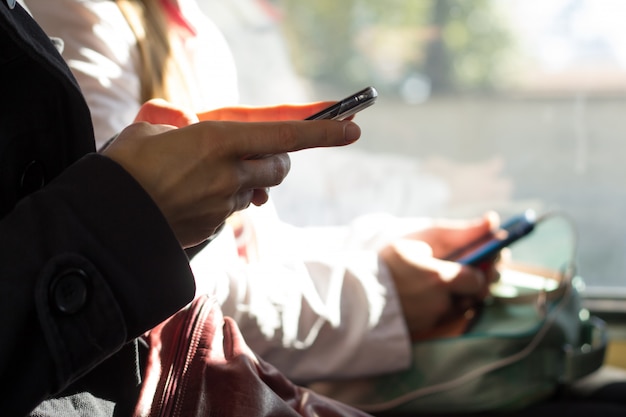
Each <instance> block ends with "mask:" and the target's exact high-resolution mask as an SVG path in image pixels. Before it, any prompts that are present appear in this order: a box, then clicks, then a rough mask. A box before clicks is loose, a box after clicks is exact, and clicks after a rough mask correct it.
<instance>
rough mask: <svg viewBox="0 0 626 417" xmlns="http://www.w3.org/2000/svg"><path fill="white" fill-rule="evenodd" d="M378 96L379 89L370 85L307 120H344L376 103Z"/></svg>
mask: <svg viewBox="0 0 626 417" xmlns="http://www.w3.org/2000/svg"><path fill="white" fill-rule="evenodd" d="M377 97H378V91H377V90H376V89H375V88H374V87H372V86H369V87H366V88H364V89H362V90H360V91H358V92H356V93H354V94H351V95H349V96H348V97H345V98H343V99H342V100H339V101H338V102H336V103H335V104H333V105H332V106H330V107H328V108H326V109H324V110H322V111H320V112H318V113H315V114H313V115H312V116H309V117H307V118H306V119H305V120H320V119H329V120H343V119H345V118H347V117H350V116H352V115H354V114H356V113H357V112H359V111H361V110H363V109H365V108H367V107H369V106H371V105H372V104H374V103H375V101H376V98H377Z"/></svg>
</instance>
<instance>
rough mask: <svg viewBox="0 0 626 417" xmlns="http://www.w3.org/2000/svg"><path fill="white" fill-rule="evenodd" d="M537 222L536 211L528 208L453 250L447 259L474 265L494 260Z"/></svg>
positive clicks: (532, 228)
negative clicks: (495, 228)
mask: <svg viewBox="0 0 626 417" xmlns="http://www.w3.org/2000/svg"><path fill="white" fill-rule="evenodd" d="M536 223H537V216H536V214H535V211H534V210H526V211H525V212H524V213H522V214H520V215H517V216H514V217H511V218H510V219H508V220H507V221H506V222H504V223H502V225H501V226H500V227H499V228H498V229H497V230H495V231H493V232H491V233H489V234H487V235H485V236H483V237H481V238H479V239H477V240H475V241H474V242H471V243H470V244H469V245H466V246H464V247H462V248H459V249H457V250H456V251H454V252H452V253H451V254H449V255H448V256H447V257H446V258H445V259H447V260H452V261H456V262H459V263H461V264H464V265H472V266H479V265H480V264H481V263H483V262H487V261H492V260H493V259H495V257H496V256H497V255H498V253H499V252H500V251H501V250H502V249H504V248H505V247H507V246H509V245H511V244H513V243H514V242H516V241H517V240H519V239H521V238H523V237H524V236H526V235H528V234H529V233H530V232H532V231H533V230H534V228H535V224H536Z"/></svg>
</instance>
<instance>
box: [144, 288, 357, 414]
mask: <svg viewBox="0 0 626 417" xmlns="http://www.w3.org/2000/svg"><path fill="white" fill-rule="evenodd" d="M147 340H148V342H149V345H150V353H149V358H148V363H147V368H146V373H145V378H144V384H143V387H142V391H141V394H140V398H139V402H138V404H137V407H136V409H135V414H134V417H157V416H159V417H178V416H180V417H200V416H202V417H207V416H241V417H251V416H255V417H256V416H270V415H272V416H319V417H325V416H333V417H334V416H336V417H340V416H351V417H365V416H367V414H365V413H363V412H361V411H359V410H357V409H354V408H351V407H349V406H347V405H345V404H343V403H339V402H337V401H334V400H332V399H329V398H326V397H323V396H321V395H319V394H316V393H314V392H312V391H310V390H308V389H306V388H303V387H300V386H297V385H295V384H293V383H292V382H291V381H289V380H288V379H287V378H286V377H285V376H284V375H283V374H281V373H280V372H279V371H278V370H277V369H276V368H274V367H273V366H272V365H270V364H268V363H267V362H264V361H263V360H261V359H260V358H257V357H256V356H255V355H254V353H252V351H251V350H250V348H249V347H248V345H247V344H246V342H245V340H244V339H243V337H242V335H241V333H240V331H239V328H238V327H237V324H236V323H235V322H234V321H233V320H232V319H231V318H229V317H223V316H222V312H221V309H220V308H219V305H218V304H217V303H216V301H215V300H214V299H213V298H210V297H208V296H201V297H199V298H197V299H196V300H194V301H193V302H192V303H191V304H190V305H189V306H187V307H186V308H184V309H182V310H181V311H179V312H178V313H176V314H175V315H174V316H172V317H171V318H169V319H168V320H166V321H165V322H163V323H161V324H160V325H159V326H157V327H156V328H154V329H153V330H152V331H150V333H149V334H148V335H147Z"/></svg>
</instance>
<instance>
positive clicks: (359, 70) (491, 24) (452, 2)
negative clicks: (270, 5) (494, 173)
mask: <svg viewBox="0 0 626 417" xmlns="http://www.w3.org/2000/svg"><path fill="white" fill-rule="evenodd" d="M275 4H276V5H277V6H278V7H280V8H281V9H282V10H283V12H284V15H285V18H284V19H283V30H284V32H285V37H286V39H287V42H288V45H289V48H290V53H291V55H292V58H293V60H294V65H295V67H296V70H297V71H298V72H299V74H301V75H302V76H303V77H305V78H307V79H310V80H312V81H313V82H317V83H323V84H329V85H340V86H342V90H343V89H345V87H346V86H352V87H353V88H360V87H362V86H363V85H365V84H373V85H376V87H377V88H378V89H379V90H384V91H385V92H386V93H399V94H403V95H404V96H405V98H406V99H408V100H413V101H419V100H420V97H424V98H425V97H427V96H430V95H442V94H450V93H454V94H459V93H489V92H494V91H497V90H498V87H499V86H500V85H502V84H503V83H505V82H506V75H507V70H506V65H505V63H506V62H507V61H506V58H507V54H510V53H511V51H512V46H513V38H512V36H511V34H510V33H509V32H508V31H507V29H506V27H507V24H506V22H504V21H503V20H502V16H501V14H500V13H498V8H497V7H496V6H495V5H494V3H492V1H490V0H384V1H381V0H341V1H337V0H316V1H310V2H303V1H302V0H275Z"/></svg>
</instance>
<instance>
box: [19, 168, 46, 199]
mask: <svg viewBox="0 0 626 417" xmlns="http://www.w3.org/2000/svg"><path fill="white" fill-rule="evenodd" d="M45 183H46V173H45V170H44V168H43V164H42V163H41V162H39V161H37V160H35V161H31V162H30V163H29V164H28V165H26V168H24V171H23V172H22V178H20V189H21V192H22V195H28V194H30V193H32V192H33V191H37V190H39V189H41V188H42V187H43V186H44V185H45Z"/></svg>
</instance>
